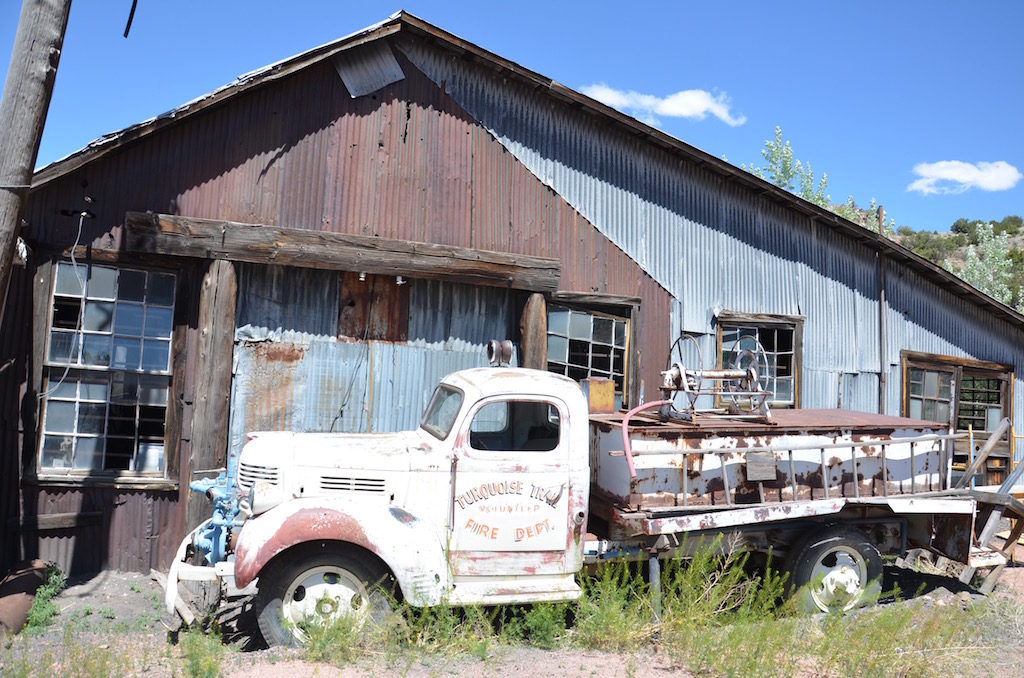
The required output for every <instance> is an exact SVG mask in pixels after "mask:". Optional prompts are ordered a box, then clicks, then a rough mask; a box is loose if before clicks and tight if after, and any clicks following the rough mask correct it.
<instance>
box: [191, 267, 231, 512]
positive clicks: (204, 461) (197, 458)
mask: <svg viewBox="0 0 1024 678" xmlns="http://www.w3.org/2000/svg"><path fill="white" fill-rule="evenodd" d="M237 291H238V282H237V279H236V277H235V267H234V265H233V264H232V263H231V262H230V261H224V260H216V261H213V262H211V263H210V270H209V271H207V273H206V275H205V276H203V282H202V286H201V287H200V290H199V356H198V362H197V364H196V396H195V409H194V411H193V414H192V443H191V445H190V446H189V452H190V454H189V480H193V478H192V476H193V475H194V474H195V472H196V471H197V470H202V469H211V468H222V467H224V466H225V464H226V463H227V444H228V419H229V417H228V415H229V409H230V408H229V400H230V398H231V351H232V346H233V341H234V330H235V298H236V296H237ZM209 513H210V503H209V501H207V499H206V497H203V496H202V495H200V494H199V493H197V492H189V493H188V499H187V500H186V503H185V531H186V532H188V531H190V530H192V528H194V527H196V526H197V525H199V523H201V522H202V521H203V520H205V519H206V518H208V517H209Z"/></svg>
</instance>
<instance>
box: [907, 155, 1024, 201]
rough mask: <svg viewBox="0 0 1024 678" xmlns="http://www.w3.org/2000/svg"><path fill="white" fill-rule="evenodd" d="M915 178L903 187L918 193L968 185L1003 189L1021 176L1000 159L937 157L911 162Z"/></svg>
mask: <svg viewBox="0 0 1024 678" xmlns="http://www.w3.org/2000/svg"><path fill="white" fill-rule="evenodd" d="M914 174H916V175H917V176H918V177H919V178H918V179H915V180H914V182H913V183H911V184H910V185H909V186H907V190H908V191H916V192H918V193H920V194H922V195H937V194H939V193H963V192H964V191H967V190H970V189H972V188H979V189H981V190H983V191H1006V190H1009V189H1011V188H1013V187H1014V186H1016V185H1017V182H1018V181H1020V180H1021V178H1024V175H1022V174H1021V173H1020V170H1018V169H1017V168H1016V167H1014V166H1013V165H1011V164H1010V163H1008V162H1006V161H1004V160H998V161H996V162H978V163H974V164H971V163H969V162H963V161H962V160H940V161H939V162H922V163H919V164H917V165H914Z"/></svg>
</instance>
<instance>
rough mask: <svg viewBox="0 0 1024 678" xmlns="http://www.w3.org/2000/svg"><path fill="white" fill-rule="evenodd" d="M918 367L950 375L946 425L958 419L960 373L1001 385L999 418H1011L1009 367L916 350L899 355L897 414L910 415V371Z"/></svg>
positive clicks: (955, 425)
mask: <svg viewBox="0 0 1024 678" xmlns="http://www.w3.org/2000/svg"><path fill="white" fill-rule="evenodd" d="M911 368H919V369H924V370H932V371H945V372H950V373H951V374H952V375H953V380H952V402H951V403H950V419H949V422H948V423H949V425H950V426H952V427H954V429H956V428H957V422H958V421H959V419H960V385H961V383H962V381H963V377H964V373H965V372H966V373H967V374H968V375H969V376H972V377H980V378H982V379H995V380H997V381H999V382H1000V384H1001V392H1000V402H1001V403H1002V407H1003V416H1004V417H1009V418H1010V419H1011V420H1012V419H1013V407H1012V404H1013V379H1014V371H1013V366H1012V365H1006V364H1003V363H996V362H991V361H987V360H976V359H974V358H960V357H957V356H950V355H941V354H936V353H920V352H916V351H901V352H900V372H901V384H900V388H901V394H900V413H901V414H902V415H903V416H905V417H909V416H910V378H909V375H910V369H911Z"/></svg>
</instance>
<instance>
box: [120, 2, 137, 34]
mask: <svg viewBox="0 0 1024 678" xmlns="http://www.w3.org/2000/svg"><path fill="white" fill-rule="evenodd" d="M138 4H139V0H132V9H131V11H130V12H128V23H127V24H125V27H124V37H126V38H127V37H128V31H130V30H131V29H132V20H133V19H134V18H135V6H136V5H138Z"/></svg>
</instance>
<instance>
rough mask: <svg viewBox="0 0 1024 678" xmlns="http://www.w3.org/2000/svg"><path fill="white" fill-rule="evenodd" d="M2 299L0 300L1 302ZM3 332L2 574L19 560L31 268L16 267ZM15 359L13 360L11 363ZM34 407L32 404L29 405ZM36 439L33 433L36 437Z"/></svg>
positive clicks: (0, 388) (0, 377) (0, 421)
mask: <svg viewBox="0 0 1024 678" xmlns="http://www.w3.org/2000/svg"><path fill="white" fill-rule="evenodd" d="M2 303H3V301H2V300H0V304H2ZM0 320H2V325H0V326H2V327H3V328H4V331H3V332H0V367H5V369H4V371H3V372H0V573H6V572H7V571H8V569H9V568H10V566H11V565H13V564H14V563H15V562H16V561H17V560H18V532H17V530H15V529H12V527H11V525H10V521H12V520H14V521H17V519H18V515H19V487H18V480H19V479H20V478H21V469H20V462H21V456H20V455H19V454H18V450H20V449H21V435H20V429H21V421H20V416H19V413H20V411H21V405H22V398H23V397H24V394H25V387H26V380H27V368H28V365H29V360H28V355H29V349H30V347H31V345H32V334H31V332H32V270H31V269H22V268H17V267H15V268H14V270H13V271H12V273H11V282H10V286H9V291H8V296H7V307H6V308H5V309H4V310H3V318H2V319H0ZM12 361H13V362H12ZM28 406H29V407H31V404H29V405H28ZM33 439H34V436H33Z"/></svg>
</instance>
